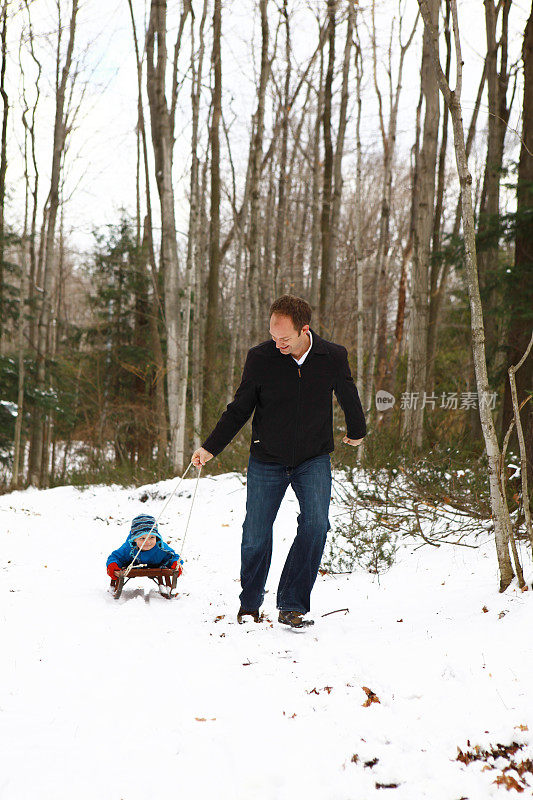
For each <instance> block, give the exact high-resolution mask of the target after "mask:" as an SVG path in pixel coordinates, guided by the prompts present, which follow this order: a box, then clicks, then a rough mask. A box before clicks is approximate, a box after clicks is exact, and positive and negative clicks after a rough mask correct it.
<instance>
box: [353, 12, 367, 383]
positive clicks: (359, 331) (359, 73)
mask: <svg viewBox="0 0 533 800" xmlns="http://www.w3.org/2000/svg"><path fill="white" fill-rule="evenodd" d="M354 24H355V81H356V82H355V87H356V89H355V91H356V95H355V98H356V106H357V119H356V127H355V152H356V156H355V158H356V161H355V236H354V240H355V248H354V250H355V252H354V260H355V282H356V292H357V301H356V302H357V314H356V341H357V378H356V382H357V389H358V391H359V394H360V396H361V397H363V396H364V395H363V383H364V344H365V336H364V319H365V298H364V289H363V263H362V254H363V244H362V242H363V237H362V227H363V225H362V215H363V202H362V185H361V171H362V166H361V162H362V148H361V115H362V109H363V104H362V100H361V84H362V82H363V53H362V50H361V43H360V40H359V29H358V25H357V15H356V17H355V20H354Z"/></svg>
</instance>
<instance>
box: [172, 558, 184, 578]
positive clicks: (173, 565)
mask: <svg viewBox="0 0 533 800" xmlns="http://www.w3.org/2000/svg"><path fill="white" fill-rule="evenodd" d="M170 569H177V570H178V578H179V576H180V575H181V573H182V572H183V570H182V568H181V567H179V569H178V562H177V561H173V562H172V564H171V565H170Z"/></svg>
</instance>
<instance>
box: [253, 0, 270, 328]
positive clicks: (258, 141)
mask: <svg viewBox="0 0 533 800" xmlns="http://www.w3.org/2000/svg"><path fill="white" fill-rule="evenodd" d="M267 4H268V0H260V3H259V9H260V12H261V68H260V72H259V87H258V90H257V109H256V112H255V114H254V118H253V123H252V147H251V175H250V230H249V234H248V242H249V244H248V246H249V249H250V269H249V271H248V292H249V297H250V313H251V325H250V338H251V340H252V341H255V339H256V337H257V332H258V321H259V313H260V312H259V280H260V213H261V190H260V179H261V162H262V157H263V134H264V127H265V96H266V89H267V84H268V79H269V76H270V66H271V64H270V61H269V59H268V41H269V30H268V14H267Z"/></svg>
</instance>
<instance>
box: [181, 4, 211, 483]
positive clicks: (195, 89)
mask: <svg viewBox="0 0 533 800" xmlns="http://www.w3.org/2000/svg"><path fill="white" fill-rule="evenodd" d="M206 17H207V0H204V6H203V12H202V19H201V22H200V29H199V39H200V50H199V54H198V68H196V65H195V53H194V17H193V16H192V15H191V76H192V86H191V105H192V133H191V184H190V212H189V238H188V245H187V268H186V273H185V284H184V290H183V291H184V298H183V309H182V315H181V316H182V335H181V340H182V342H183V355H182V359H181V369H180V377H179V382H180V389H179V395H178V408H177V417H178V432H179V433H178V452H179V453H180V454H181V460H180V461H179V463H178V471H179V472H181V471H182V470H183V469H184V468H185V458H184V453H185V426H186V413H187V385H188V380H189V333H190V320H191V302H192V292H193V286H194V248H195V246H196V240H197V237H198V221H199V208H198V203H199V197H198V195H199V185H198V181H199V159H198V129H199V118H200V88H201V85H202V73H203V60H204V27H205V21H206Z"/></svg>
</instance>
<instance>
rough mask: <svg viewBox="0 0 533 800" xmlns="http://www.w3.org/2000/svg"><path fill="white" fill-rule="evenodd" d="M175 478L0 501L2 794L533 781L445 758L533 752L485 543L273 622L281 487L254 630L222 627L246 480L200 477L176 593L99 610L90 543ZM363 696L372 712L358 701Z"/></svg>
mask: <svg viewBox="0 0 533 800" xmlns="http://www.w3.org/2000/svg"><path fill="white" fill-rule="evenodd" d="M174 486H175V482H171V481H167V482H165V483H162V484H158V485H157V486H154V487H145V488H142V489H129V490H128V489H122V488H119V487H93V488H89V489H86V490H83V491H81V490H78V489H74V488H70V487H65V488H59V489H53V490H49V491H36V490H28V491H25V492H16V493H13V494H10V495H5V496H3V497H1V498H0V542H1V552H2V563H1V568H0V602H1V607H0V678H1V683H0V738H1V741H2V746H1V756H0V763H1V768H0V797H1V798H2V800H30V798H31V799H32V800H67V798H68V799H69V800H71V798H75V800H85V798H87V800H89V798H90V800H95V799H97V800H152V798H156V797H163V796H164V797H171V798H177V797H180V798H183V800H200V799H201V800H204V799H205V800H207V798H209V799H211V798H214V799H215V800H304V799H305V800H371V798H374V797H378V798H382V797H383V796H385V797H391V798H394V800H419V798H431V800H459V799H460V798H468V800H485V798H493V797H507V796H515V795H516V796H518V791H517V790H516V789H514V788H511V789H510V790H509V793H508V792H507V791H506V787H505V785H503V784H502V783H500V784H498V783H496V782H495V781H496V780H497V779H498V778H499V779H500V781H502V780H503V779H504V778H506V779H507V782H508V783H512V781H510V780H509V779H510V778H514V780H515V781H516V783H517V785H519V786H521V787H525V782H527V784H528V786H527V788H524V791H523V793H522V794H521V795H520V796H522V797H527V796H532V792H533V789H532V788H531V787H533V775H532V774H531V773H530V772H527V771H525V772H523V775H522V778H523V780H522V781H520V776H519V775H518V773H516V772H514V771H507V772H506V773H503V772H502V770H503V768H504V767H506V765H507V764H508V763H509V761H508V760H506V759H505V758H503V757H501V758H500V759H499V760H497V761H496V762H495V761H494V759H489V761H488V764H487V763H486V761H484V760H478V761H474V762H472V763H469V764H464V763H462V762H460V761H457V760H456V758H457V754H458V748H461V750H462V751H463V752H466V751H469V752H470V751H474V748H475V747H476V746H479V747H480V748H482V749H487V750H489V749H490V747H491V746H495V745H496V744H497V743H499V744H503V745H510V744H511V743H512V742H517V743H519V744H523V745H524V747H523V749H520V750H518V751H517V752H516V754H515V755H514V758H515V761H516V763H519V762H521V761H526V760H527V759H528V758H533V745H532V744H531V736H532V732H533V713H532V712H533V682H532V676H533V648H532V646H531V612H532V593H531V592H526V593H522V592H520V591H518V589H516V588H514V587H511V588H510V589H509V590H508V591H507V592H506V593H505V594H504V595H499V594H498V591H497V586H498V581H497V570H496V557H495V552H494V546H493V544H492V543H491V542H487V543H486V544H484V545H482V546H481V547H480V548H479V549H469V548H466V547H451V546H442V547H440V548H434V547H428V546H425V547H423V548H421V549H418V550H414V548H413V546H411V547H410V548H405V547H404V548H402V549H401V550H400V552H399V555H398V560H397V563H396V564H395V566H394V567H393V568H392V569H391V570H390V571H389V572H388V573H387V574H385V575H382V576H381V577H380V579H379V580H378V579H377V578H376V577H375V576H372V575H369V574H367V573H364V572H362V571H360V572H356V573H354V574H352V575H344V576H319V578H318V580H317V584H316V586H315V589H314V592H313V598H312V599H313V611H312V614H313V617H314V619H315V620H316V624H315V626H314V627H313V628H310V629H307V630H305V631H294V630H292V629H289V628H286V627H284V626H281V625H279V624H278V622H277V613H276V610H275V589H276V583H277V578H278V577H279V574H280V570H281V566H282V563H283V560H284V557H285V554H286V552H287V550H288V548H289V546H290V543H291V540H292V536H293V533H294V529H295V520H296V514H297V502H296V498H295V497H294V495H293V494H292V492H291V491H290V490H289V493H288V494H287V496H286V498H285V500H284V502H283V505H282V508H281V511H280V514H279V515H278V519H277V522H276V526H275V553H274V559H273V565H272V570H271V574H270V578H269V584H268V588H269V589H270V591H269V592H268V594H267V596H266V602H265V606H264V610H265V612H266V620H265V621H264V622H263V623H262V624H254V623H253V622H249V623H247V624H245V625H238V624H237V622H236V619H235V614H236V611H237V609H238V594H239V582H238V578H239V547H240V527H241V523H242V519H243V514H244V505H245V483H244V479H243V478H242V477H241V476H238V475H235V474H233V475H225V476H220V477H217V478H209V477H205V478H202V479H201V480H200V485H199V489H198V495H197V499H196V504H195V508H194V510H193V516H192V520H191V527H190V529H189V533H188V534H187V540H186V543H185V550H184V557H185V562H186V563H185V571H184V574H183V577H182V578H181V579H180V581H179V582H178V587H179V590H180V593H179V596H178V597H177V598H176V599H174V600H171V601H169V600H166V599H164V598H162V597H160V596H159V595H158V594H157V591H156V588H155V586H154V585H153V584H152V583H151V582H149V581H147V580H144V582H143V581H142V580H138V581H136V582H134V581H131V582H130V583H129V584H127V586H126V588H125V589H124V591H123V593H122V597H121V598H120V599H119V600H118V601H117V600H114V599H113V597H111V596H110V595H109V594H108V593H107V586H108V579H107V576H106V573H105V559H106V557H107V555H108V553H109V552H110V551H111V550H112V549H114V548H115V547H116V546H118V545H119V544H121V543H122V542H123V541H124V539H125V538H126V535H127V532H128V528H129V522H130V520H131V519H132V517H133V516H135V515H136V514H137V513H139V512H144V513H153V514H154V515H155V516H157V515H158V513H159V511H160V509H161V508H162V506H163V502H164V501H163V500H162V499H160V498H161V496H168V494H169V493H170V491H171V489H172V488H173V487H174ZM193 488H194V480H186V481H184V482H183V484H182V486H181V488H180V491H179V495H177V496H176V497H175V498H174V500H173V501H172V503H171V504H170V505H169V507H168V509H167V512H166V513H165V521H164V523H163V524H162V525H161V527H160V529H161V532H162V534H163V536H164V537H165V538H166V539H167V540H170V541H171V542H172V544H173V546H174V547H176V548H177V547H179V542H180V539H181V536H182V535H183V530H184V526H185V520H186V516H187V513H188V510H189V505H190V497H191V494H192V490H193ZM152 493H159V495H160V497H159V498H158V499H153V498H152V497H151V496H150V495H151V494H152ZM147 494H148V495H149V496H148V499H146V495H147ZM142 499H144V500H145V502H142ZM526 563H527V564H529V563H530V561H529V557H527V559H526ZM528 577H529V579H530V581H531V576H530V575H529V576H528ZM344 608H348V609H349V612H345V611H340V612H338V613H334V614H329V615H328V616H323V615H326V614H328V613H329V612H332V611H337V610H338V609H344ZM362 687H367V689H369V690H371V691H372V692H374V693H375V695H376V696H377V698H379V701H380V702H379V703H377V702H374V703H371V704H368V705H366V706H365V705H364V703H365V701H366V699H367V693H365V691H364V689H363V688H362ZM489 766H492V767H494V768H489ZM502 776H503V777H502ZM390 784H396V785H397V788H381V786H380V785H390Z"/></svg>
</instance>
